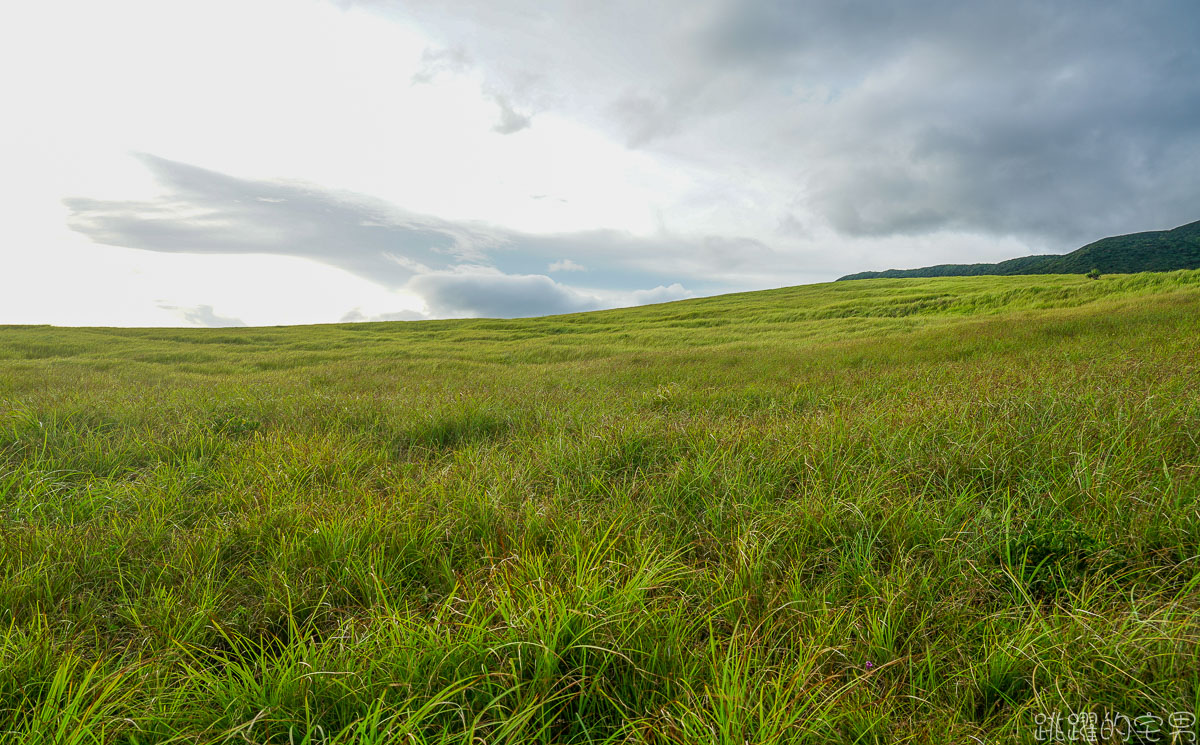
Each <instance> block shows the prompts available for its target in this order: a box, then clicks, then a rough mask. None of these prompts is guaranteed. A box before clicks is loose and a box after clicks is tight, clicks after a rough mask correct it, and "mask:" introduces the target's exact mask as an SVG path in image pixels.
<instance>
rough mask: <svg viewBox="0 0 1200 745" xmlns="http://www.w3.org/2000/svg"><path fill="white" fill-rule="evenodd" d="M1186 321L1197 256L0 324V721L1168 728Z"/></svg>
mask: <svg viewBox="0 0 1200 745" xmlns="http://www.w3.org/2000/svg"><path fill="white" fill-rule="evenodd" d="M1198 339H1200V271H1181V272H1172V273H1154V274H1150V273H1148V274H1136V275H1124V276H1106V277H1103V278H1101V279H1100V280H1097V281H1093V280H1089V279H1086V278H1084V277H1081V276H1072V275H1062V274H1056V275H1049V276H1017V277H955V278H935V279H918V280H904V281H897V280H887V279H882V280H870V281H863V282H844V283H829V284H824V285H813V286H805V287H792V288H785V289H780V290H771V291H766V292H754V293H743V294H738V295H726V296H722V297H714V298H702V299H696V300H688V301H682V302H677V303H667V304H662V305H655V306H645V307H639V308H630V309H622V310H612V311H603V312H596V313H584V314H577V315H567V316H558V317H551V318H534V319H522V320H462V321H432V322H409V323H405V322H395V323H363V324H339V325H327V326H310V327H285V328H243V329H113V328H52V327H45V326H23V327H15V326H9V327H0V733H3V737H0V739H3V740H4V741H6V742H9V741H11V742H21V743H24V742H38V743H48V742H78V743H84V742H96V743H109V742H112V743H159V742H168V741H170V742H188V743H204V744H208V743H213V744H215V743H227V742H253V743H268V742H270V743H286V742H295V743H301V742H305V743H309V744H310V745H315V744H316V743H342V744H345V745H349V744H351V743H353V744H354V745H370V744H371V743H378V744H379V745H382V744H383V743H397V742H411V743H422V744H432V743H461V745H472V744H473V743H482V742H486V743H543V744H549V743H580V744H582V743H609V744H612V745H615V744H616V743H647V744H649V743H656V744H659V745H683V744H688V745H690V744H695V745H702V744H703V745H708V744H709V743H739V744H740V743H747V742H749V743H792V742H797V743H802V742H810V743H882V742H912V743H951V742H1011V741H1026V742H1034V741H1039V740H1044V739H1045V738H1044V737H1042V736H1039V735H1038V732H1039V730H1038V725H1039V722H1043V723H1044V722H1045V720H1046V716H1047V713H1048V712H1050V713H1053V712H1062V719H1063V721H1066V716H1067V714H1066V712H1072V711H1084V710H1089V711H1107V712H1117V713H1119V714H1122V715H1125V716H1129V717H1131V718H1132V717H1135V716H1139V715H1144V714H1150V715H1153V716H1156V717H1159V718H1160V721H1162V722H1166V721H1167V720H1168V717H1170V716H1171V714H1172V713H1173V712H1180V711H1183V712H1192V711H1194V710H1195V706H1196V695H1197V693H1196V692H1197V691H1198V690H1200V673H1198V668H1197V666H1196V664H1195V661H1196V660H1197V659H1200V562H1197V560H1196V556H1197V555H1198V554H1200V441H1198V440H1197V435H1196V433H1197V432H1200V385H1197V382H1198V381H1200V342H1198V341H1197V340H1198ZM1064 726H1066V725H1064ZM1042 734H1043V735H1044V734H1045V733H1044V732H1043V733H1042ZM1165 737H1166V735H1165V734H1164V738H1165ZM1164 741H1165V739H1164Z"/></svg>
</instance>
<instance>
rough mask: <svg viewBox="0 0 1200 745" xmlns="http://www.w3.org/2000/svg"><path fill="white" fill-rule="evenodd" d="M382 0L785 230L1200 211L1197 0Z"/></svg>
mask: <svg viewBox="0 0 1200 745" xmlns="http://www.w3.org/2000/svg"><path fill="white" fill-rule="evenodd" d="M363 5H364V7H368V8H370V9H373V10H375V11H376V12H382V13H387V14H391V15H396V16H402V17H403V18H404V19H405V20H406V21H407V22H413V23H415V24H417V25H418V26H419V27H421V28H422V29H423V30H424V31H425V33H426V34H428V35H429V36H431V37H433V38H435V39H437V40H438V41H439V42H440V43H442V44H446V45H450V46H456V45H462V46H465V47H467V48H469V53H470V55H471V58H472V60H473V61H474V68H473V69H474V71H475V74H477V75H479V76H481V77H482V78H483V79H484V81H485V83H484V85H485V86H488V87H490V88H492V89H495V90H504V91H506V95H508V97H509V98H508V100H509V103H510V104H511V105H512V106H513V107H515V110H538V111H547V112H554V113H557V114H559V115H563V116H566V117H568V118H571V119H573V120H576V121H582V122H586V123H588V124H590V125H592V126H595V127H599V128H601V129H603V130H606V131H607V132H609V133H610V134H612V135H613V136H614V137H616V138H618V139H619V140H621V141H623V142H625V143H627V144H628V145H630V146H631V147H635V148H641V149H643V150H645V151H647V152H652V153H654V154H655V155H656V156H659V157H662V158H668V159H671V160H673V161H675V162H678V163H686V164H688V165H689V166H695V167H700V168H705V169H709V170H710V171H711V172H712V173H717V174H722V175H725V176H726V177H727V179H728V181H729V183H730V187H729V188H730V191H731V192H732V193H733V194H734V195H735V196H736V197H737V199H744V200H746V201H750V200H751V199H753V195H754V194H755V193H757V192H758V191H760V190H763V189H769V190H771V191H772V192H774V193H776V194H778V195H779V197H778V202H779V207H780V209H779V210H778V211H777V212H775V213H774V214H773V215H772V216H771V218H770V219H771V220H772V221H774V220H778V218H779V215H781V214H787V213H791V214H794V215H795V220H796V221H797V222H798V224H803V225H805V226H806V227H809V228H810V229H811V228H822V227H824V228H829V229H832V230H834V231H835V232H836V233H837V234H839V235H841V236H843V237H848V238H854V237H865V238H886V237H889V236H897V235H905V236H918V235H927V234H933V233H939V232H942V233H947V234H950V233H968V234H971V233H973V234H985V235H991V236H997V237H999V236H1012V235H1016V236H1024V237H1026V238H1027V239H1028V240H1030V241H1031V242H1034V243H1037V242H1042V243H1044V244H1046V245H1047V246H1052V247H1057V248H1059V249H1061V250H1068V249H1071V248H1075V247H1077V246H1078V245H1080V244H1081V243H1083V242H1086V241H1088V240H1092V239H1095V238H1098V237H1100V236H1103V235H1107V234H1112V233H1120V232H1129V231H1133V230H1144V229H1148V228H1155V227H1164V228H1165V227H1172V226H1174V225H1178V224H1182V223H1185V222H1189V221H1192V220H1195V219H1196V218H1197V217H1200V215H1198V214H1197V205H1200V127H1197V126H1196V122H1197V121H1200V45H1197V44H1196V43H1195V39H1196V38H1197V36H1198V35H1200V7H1198V6H1197V5H1196V4H1195V3H1193V2H1191V1H1190V0H1168V1H1164V2H1159V3H1153V4H1144V3H1104V4H1096V3H1091V2H1084V1H1083V0H1067V1H1066V2H1061V3H1045V2H1039V1H1038V0H1015V1H1014V2H1011V3H990V2H984V1H983V0H966V1H964V0H954V1H952V0H916V1H915V2H910V3H904V4H903V6H900V5H896V4H888V3H869V2H858V1H852V2H846V0H813V1H812V2H803V3H797V2H794V1H793V0H756V1H755V2H741V1H738V0H698V1H692V0H687V1H686V2H685V0H675V1H674V2H671V1H669V0H668V1H667V2H662V3H634V2H614V3H607V4H603V5H601V6H596V5H592V4H582V5H581V4H572V3H566V4H556V5H549V6H548V5H546V4H545V3H541V2H538V1H537V0H513V2H511V3H505V4H503V5H502V6H498V5H496V4H494V3H491V2H487V1H486V0H447V2H444V3H437V4H413V3H400V2H381V1H380V0H371V1H370V2H369V3H363ZM680 19H687V20H686V21H681V20H680Z"/></svg>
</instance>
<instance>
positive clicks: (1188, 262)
mask: <svg viewBox="0 0 1200 745" xmlns="http://www.w3.org/2000/svg"><path fill="white" fill-rule="evenodd" d="M1092 269H1099V270H1100V272H1101V273H1103V274H1134V273H1137V272H1170V271H1176V270H1179V269H1200V222H1193V223H1189V224H1187V225H1183V226H1180V227H1178V228H1175V229H1174V230H1155V231H1150V232H1147V233H1132V234H1130V235H1118V236H1114V237H1111V238H1102V239H1101V240H1098V241H1095V242H1094V243H1089V244H1087V245H1086V246H1084V247H1083V248H1078V249H1076V250H1074V251H1072V252H1071V253H1068V254H1062V255H1045V256H1023V257H1021V258H1018V259H1009V260H1008V261H1001V262H1000V263H998V264H938V265H937V266H927V267H923V268H921V269H888V270H886V271H882V272H858V273H856V274H847V275H846V276H845V277H841V278H840V279H839V280H838V281H841V280H848V279H878V278H897V277H975V276H981V275H1001V276H1008V275H1014V274H1086V273H1088V272H1090V271H1091V270H1092Z"/></svg>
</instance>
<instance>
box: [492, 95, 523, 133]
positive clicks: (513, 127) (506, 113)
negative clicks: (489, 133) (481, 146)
mask: <svg viewBox="0 0 1200 745" xmlns="http://www.w3.org/2000/svg"><path fill="white" fill-rule="evenodd" d="M492 100H494V101H495V102H496V105H497V106H499V107H500V119H499V120H497V121H496V125H495V126H494V127H492V130H493V131H495V132H499V133H500V134H502V135H510V134H514V133H516V132H520V131H521V130H522V129H527V128H528V127H529V125H530V123H531V121H532V120H531V119H530V118H529V117H528V116H527V115H525V114H521V113H519V112H518V111H517V110H515V109H514V108H513V107H512V104H511V103H510V102H509V100H508V96H503V95H500V94H496V95H493V96H492Z"/></svg>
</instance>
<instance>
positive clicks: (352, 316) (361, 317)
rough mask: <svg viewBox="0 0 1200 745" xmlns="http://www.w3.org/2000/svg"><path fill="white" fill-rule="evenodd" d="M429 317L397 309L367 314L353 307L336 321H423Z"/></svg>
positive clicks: (412, 311) (413, 311)
mask: <svg viewBox="0 0 1200 745" xmlns="http://www.w3.org/2000/svg"><path fill="white" fill-rule="evenodd" d="M428 318H429V317H428V316H425V315H422V314H421V313H418V312H417V311H415V310H399V311H395V312H392V313H375V314H372V315H367V314H366V313H363V311H362V309H361V308H353V309H351V310H349V311H347V312H346V314H345V315H343V316H342V317H341V318H340V319H338V323H359V322H362V321H371V322H375V321H424V320H427V319H428Z"/></svg>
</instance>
